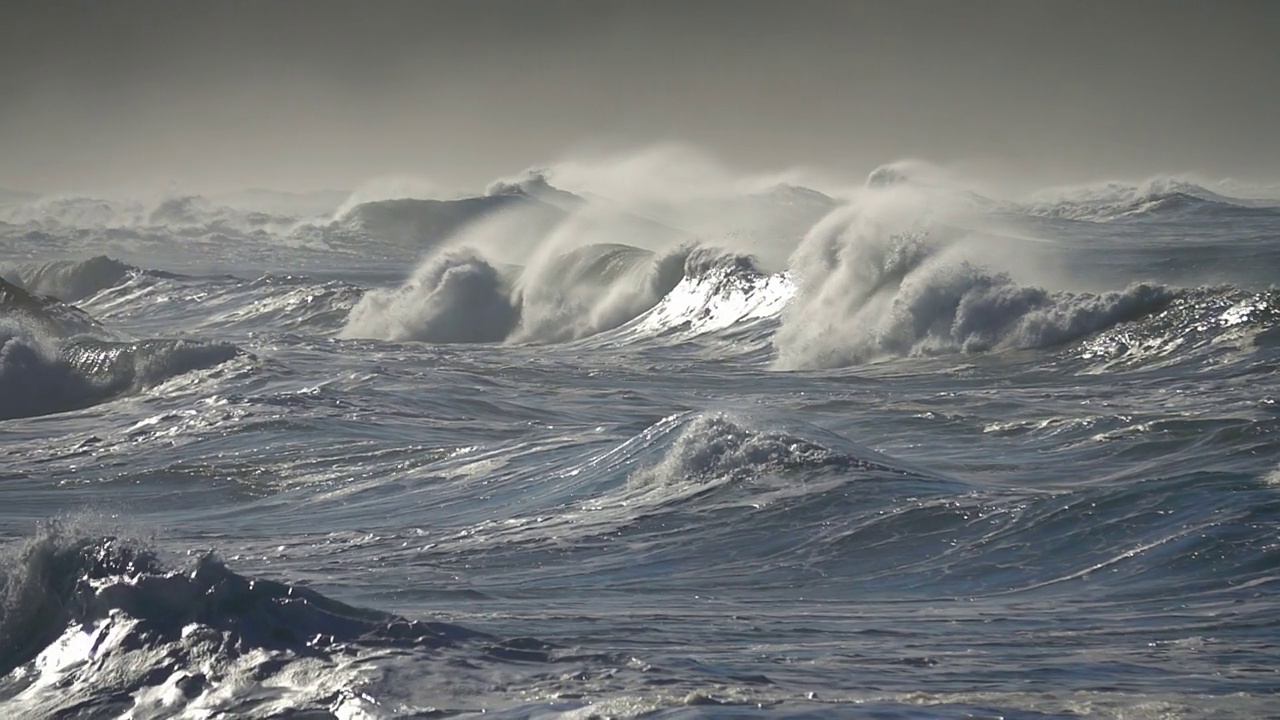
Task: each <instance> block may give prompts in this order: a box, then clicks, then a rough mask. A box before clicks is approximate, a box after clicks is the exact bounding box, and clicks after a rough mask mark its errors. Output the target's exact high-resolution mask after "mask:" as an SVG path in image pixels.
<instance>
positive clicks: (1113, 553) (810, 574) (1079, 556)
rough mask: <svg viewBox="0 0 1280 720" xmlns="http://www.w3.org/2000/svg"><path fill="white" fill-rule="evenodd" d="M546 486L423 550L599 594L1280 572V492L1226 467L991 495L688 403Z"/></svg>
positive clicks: (1231, 584) (1174, 590) (1213, 582)
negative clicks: (560, 571)
mask: <svg viewBox="0 0 1280 720" xmlns="http://www.w3.org/2000/svg"><path fill="white" fill-rule="evenodd" d="M552 478H554V483H553V484H554V487H550V488H539V489H538V491H537V492H536V493H533V494H532V496H530V497H528V498H526V500H527V502H528V504H529V505H530V507H528V508H527V509H525V510H519V509H517V510H515V511H514V512H513V513H511V514H510V515H507V516H504V517H502V518H501V519H498V520H494V521H492V522H481V523H480V524H478V525H475V526H471V527H466V528H464V529H462V530H460V531H459V532H458V533H457V535H456V536H454V537H452V538H447V537H446V538H443V539H442V538H439V537H437V538H436V540H437V542H438V546H437V545H433V546H432V550H431V558H432V561H433V562H435V563H439V564H440V565H441V566H442V567H443V568H445V569H447V568H450V567H455V566H456V567H459V568H462V567H468V566H472V565H475V564H476V563H483V565H484V566H485V567H486V568H488V569H489V570H490V571H492V572H495V573H500V574H501V575H502V576H503V578H504V582H511V583H515V584H526V583H527V584H529V585H533V586H537V585H540V584H550V585H552V586H555V585H556V584H557V583H559V582H561V581H562V578H560V577H559V576H558V575H557V574H555V573H551V574H550V575H548V574H547V573H546V572H545V569H531V568H545V566H546V565H547V564H553V565H554V566H556V567H564V568H566V569H568V568H572V571H571V572H570V575H571V576H572V580H571V581H572V582H574V583H582V582H590V583H591V584H592V585H593V587H598V588H610V589H618V588H634V589H640V588H644V589H647V590H653V589H656V588H662V589H664V590H669V591H679V590H691V591H696V589H697V588H705V587H707V584H708V583H711V584H713V585H714V586H715V587H716V588H718V589H720V590H728V589H730V588H750V589H752V590H753V591H758V592H761V593H764V592H768V591H769V590H771V589H785V590H787V591H788V592H795V589H796V588H802V589H803V591H804V595H805V596H806V597H810V596H814V597H821V596H826V595H828V594H830V595H831V596H832V597H840V598H842V599H848V598H849V597H860V598H868V599H870V598H877V597H881V596H886V597H894V598H901V597H902V596H903V595H904V594H905V595H908V596H912V597H932V598H939V597H942V598H949V597H975V596H991V595H1009V594H1048V595H1050V596H1053V595H1055V594H1059V593H1066V594H1068V595H1072V596H1074V594H1075V593H1078V592H1081V591H1082V590H1083V589H1087V591H1089V592H1093V593H1096V594H1097V596H1098V597H1099V598H1102V597H1109V598H1120V597H1130V596H1135V597H1153V596H1160V597H1163V596H1168V595H1179V594H1184V593H1185V594H1188V595H1191V594H1200V593H1210V594H1220V595H1223V596H1231V595H1232V594H1233V593H1235V592H1236V590H1235V588H1237V587H1242V586H1248V585H1249V584H1251V583H1256V582H1269V581H1271V580H1274V578H1275V573H1276V571H1277V569H1280V548H1277V547H1276V546H1275V544H1274V541H1273V539H1272V538H1270V537H1269V535H1268V533H1267V530H1266V528H1267V527H1269V525H1270V523H1273V522H1274V521H1275V520H1276V518H1278V517H1280V498H1278V497H1277V496H1276V495H1275V492H1274V489H1273V488H1271V487H1269V486H1266V485H1265V484H1263V483H1260V482H1259V481H1258V480H1257V478H1254V477H1251V476H1248V475H1241V474H1234V473H1228V472H1210V471H1190V470H1189V471H1186V472H1178V471H1175V470H1171V471H1169V472H1168V473H1165V474H1161V475H1157V476H1154V477H1149V476H1143V477H1116V478H1113V480H1112V481H1110V482H1106V483H1080V484H1076V485H1074V486H1073V487H1071V488H1069V489H1067V488H1046V489H1038V490H1037V489H1025V488H1024V489H1016V488H997V487H986V486H984V485H982V484H981V483H975V482H968V481H961V480H957V479H953V478H948V477H946V476H944V475H941V474H939V473H936V472H933V471H930V470H928V469H922V468H920V467H917V466H916V465H915V464H914V463H912V462H910V461H906V460H902V459H901V458H895V457H891V456H886V455H884V454H882V453H877V452H874V451H872V450H870V449H868V448H866V447H862V446H860V445H858V444H857V443H855V442H852V441H850V440H848V439H846V438H843V437H840V436H836V435H832V434H830V433H827V432H825V431H822V430H820V429H818V428H815V427H813V426H807V425H804V424H802V423H788V424H783V425H779V424H778V423H777V421H776V420H774V421H766V420H764V419H762V418H750V417H744V416H737V415H730V414H724V413H685V414H680V415H676V416H672V417H669V418H667V419H665V420H662V421H660V422H658V423H656V424H654V425H653V426H651V427H649V428H648V429H646V430H645V431H644V432H642V433H640V434H639V435H637V436H635V437H634V438H632V439H630V440H628V441H626V442H624V443H622V444H620V445H618V446H616V447H613V448H610V449H607V450H605V451H603V452H599V453H595V454H593V455H591V456H590V457H587V458H584V459H583V460H581V461H580V462H579V463H576V464H573V465H571V466H568V467H564V468H560V469H557V470H556V471H555V472H554V473H553V474H552ZM1028 484H1031V483H1030V482H1028ZM539 496H541V497H539ZM547 500H551V501H553V502H552V503H551V504H548V503H547V502H545V501H547ZM556 500H558V502H555V501H556ZM1269 579H1270V580H1269Z"/></svg>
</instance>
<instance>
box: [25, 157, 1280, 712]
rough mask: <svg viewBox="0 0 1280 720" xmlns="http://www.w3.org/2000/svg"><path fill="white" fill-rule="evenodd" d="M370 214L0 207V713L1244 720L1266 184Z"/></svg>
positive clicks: (583, 203)
mask: <svg viewBox="0 0 1280 720" xmlns="http://www.w3.org/2000/svg"><path fill="white" fill-rule="evenodd" d="M661 159H662V158H661V157H659V160H661ZM666 160H670V158H669V157H668V158H666ZM668 171H670V172H668ZM386 190H387V188H385V187H384V188H377V187H371V188H368V189H365V190H363V191H361V192H357V193H355V194H351V193H312V194H286V193H275V192H266V191H250V192H243V193H237V194H234V195H225V196H219V197H174V196H168V197H161V198H154V199H150V200H147V199H139V198H129V199H98V198H87V197H55V198H45V197H34V196H30V195H25V194H22V193H16V192H4V193H0V277H2V278H3V281H0V456H2V457H3V458H4V462H3V464H2V465H0V533H3V543H4V544H3V547H2V548H0V673H2V674H3V676H2V679H0V714H3V715H4V716H6V717H31V718H42V717H60V718H61V717H77V718H79V717H84V718H98V717H102V718H161V717H165V718H167V717H188V718H214V717H246V718H267V717H290V718H302V717H306V718H312V717H315V718H324V717H336V718H341V719H343V720H348V719H355V718H427V717H432V718H434V717H459V716H462V717H465V716H472V715H479V714H481V713H484V714H485V715H486V716H492V717H500V718H593V717H598V718H633V717H644V718H676V717H679V718H684V717H707V718H739V717H762V718H763V717H826V718H846V717H875V718H921V717H930V718H975V717H991V718H996V717H1000V718H1046V717H1054V718H1058V717H1106V718H1184V717H1185V718H1223V717H1263V716H1268V715H1270V714H1272V713H1274V712H1275V707H1276V703H1278V702H1280V698H1278V697H1277V688H1280V598H1278V595H1277V591H1278V590H1280V532H1278V531H1280V465H1278V461H1280V403H1278V401H1277V396H1280V378H1278V377H1277V368H1280V330H1277V328H1278V327H1280V290H1277V289H1275V287H1274V286H1273V283H1274V282H1275V278H1276V274H1277V270H1280V200H1277V199H1271V198H1274V197H1277V196H1280V192H1274V190H1275V188H1271V189H1268V188H1255V187H1246V186H1243V185H1240V184H1238V183H1237V184H1228V183H1206V182H1200V183H1196V182H1192V181H1190V180H1180V179H1171V178H1165V179H1156V180H1148V181H1145V182H1141V183H1131V184H1125V183H1105V184H1098V185H1092V186H1085V187H1076V188H1069V189H1058V190H1051V191H1043V192H1039V193H1035V194H1032V195H1024V196H1021V197H1018V198H1016V199H1008V198H996V197H993V196H992V194H989V193H981V192H977V191H975V190H974V189H973V187H970V186H966V185H965V184H964V183H960V182H957V181H955V179H954V178H950V177H947V176H946V174H945V173H942V172H941V171H938V170H937V169H936V168H930V167H928V166H924V165H921V164H918V163H903V164H898V165H894V166H888V167H885V168H881V169H880V170H877V171H876V172H875V173H873V174H872V175H871V177H870V178H869V179H868V180H867V182H866V183H865V184H863V185H860V186H858V187H853V188H849V189H845V190H841V191H835V190H828V191H827V192H819V191H818V190H814V189H811V188H809V187H806V186H804V185H803V184H801V183H794V182H793V183H790V184H787V183H778V182H772V181H768V182H766V181H761V180H751V179H747V180H743V179H737V178H730V177H728V176H727V175H726V174H724V173H718V172H709V171H708V172H691V171H689V169H688V168H675V169H674V170H673V169H672V168H671V167H669V166H663V164H662V163H661V162H657V163H656V164H655V162H653V158H648V159H647V160H645V161H644V162H636V161H634V160H632V161H626V160H618V161H616V162H613V163H612V164H600V165H596V166H591V167H588V166H584V165H570V164H565V165H561V166H556V167H553V168H551V169H548V170H545V171H538V172H529V173H526V174H524V175H522V176H519V177H517V178H514V179H510V180H506V181H502V182H498V183H495V184H494V185H493V186H491V187H490V188H489V189H488V190H487V191H485V192H483V193H479V194H476V195H475V196H462V197H445V196H435V197H427V196H424V194H422V193H418V194H416V195H415V194H411V193H405V192H387V191H386Z"/></svg>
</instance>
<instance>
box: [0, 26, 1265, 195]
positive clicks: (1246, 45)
mask: <svg viewBox="0 0 1280 720" xmlns="http://www.w3.org/2000/svg"><path fill="white" fill-rule="evenodd" d="M1276 37H1280V8H1278V7H1276V6H1271V5H1267V4H1264V3H1250V2H1237V3H1217V4H1177V5H1171V4H1168V3H1156V2H1131V3H1125V4H1123V5H1118V6H1117V5H1111V4H1106V3H1101V2H1033V3H1010V2H980V3H968V4H965V5H963V6H960V5H956V4H943V3H926V2H908V3H897V4H892V5H890V4H888V3H884V4H879V3H827V2H810V3H804V4H802V5H783V4H780V3H759V2H734V3H724V2H693V3H679V4H677V3H667V2H653V3H645V4H622V3H587V2H539V3H501V2H467V3H459V2H437V3H430V4H425V3H406V2H383V3H379V4H377V5H374V6H371V7H364V6H361V5H357V4H355V3H335V2H275V3H247V2H230V3H219V4H166V3H159V2H137V1H131V2H121V3H112V4H110V5H101V4H95V3H89V2H63V1H58V2H49V3H36V2H18V3H10V4H8V5H6V6H5V7H4V8H3V9H0V92H2V93H3V97H5V98H6V102H5V103H3V104H0V144H2V145H3V153H2V154H0V155H2V157H3V160H0V187H6V188H10V189H14V190H28V191H34V192H44V193H58V192H77V191H104V190H107V189H111V188H122V187H128V188H136V187H145V188H155V187H165V186H175V187H180V188H182V189H183V190H185V191H192V192H206V193H212V192H228V191H233V190H237V189H243V188H269V189H277V190H289V191H310V190H319V189H333V190H350V189H354V188H357V187H360V186H361V185H363V184H364V183H366V182H369V181H370V180H374V179H377V178H385V177H388V176H402V177H408V178H417V179H420V180H429V181H430V184H431V185H433V186H435V187H438V188H442V189H444V190H451V189H462V188H469V189H476V188H482V187H483V186H484V185H485V184H487V183H488V182H490V181H491V180H493V179H495V178H498V177H503V176H509V175H512V174H513V173H516V172H519V171H520V170H521V169H523V168H526V167H530V166H540V165H547V164H551V163H555V162H557V161H560V160H564V159H572V158H578V157H582V156H584V155H593V154H594V155H598V154H602V153H603V154H608V153H615V152H623V151H630V150H634V149H638V148H653V147H655V146H657V147H668V146H677V147H681V146H682V147H690V148H696V149H698V150H699V151H700V152H704V153H706V154H707V155H708V156H710V157H713V158H715V159H717V161H719V162H722V163H724V164H725V165H726V166H727V167H728V168H731V169H732V171H733V172H741V173H755V172H778V171H783V170H787V169H792V168H805V169H808V170H809V171H812V172H814V173H816V174H818V175H823V176H828V177H837V178H845V179H855V178H860V177H863V176H865V174H866V173H867V172H869V171H870V170H872V169H874V168H875V167H877V166H879V165H882V164H885V163H888V162H893V161H896V160H900V159H904V158H913V159H920V160H924V161H927V162H930V163H936V164H939V165H942V166H948V167H959V168H964V169H965V170H966V171H969V172H973V173H975V174H977V175H982V176H986V177H990V178H996V179H1002V180H1005V181H1012V180H1017V181H1018V182H1026V183H1040V184H1049V183H1069V182H1084V181H1088V180H1096V179H1103V178H1110V177H1128V178H1135V177H1145V176H1150V175H1157V174H1183V173H1192V174H1197V175H1201V176H1204V177H1214V178H1222V177H1235V178H1241V179H1252V180H1264V181H1272V182H1274V181H1275V180H1277V179H1280V178H1278V177H1277V176H1278V175H1280V173H1277V172H1276V169H1277V168H1280V140H1277V138H1276V136H1275V131H1274V128H1275V127H1276V121H1277V119H1280V94H1278V93H1275V92H1274V89H1273V83H1274V78H1275V77H1277V76H1280V52H1277V51H1276V49H1275V47H1274V42H1275V40H1274V39H1275V38H1276Z"/></svg>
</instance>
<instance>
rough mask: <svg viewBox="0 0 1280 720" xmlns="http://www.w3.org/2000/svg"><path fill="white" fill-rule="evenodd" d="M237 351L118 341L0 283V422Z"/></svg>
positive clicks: (78, 402)
mask: <svg viewBox="0 0 1280 720" xmlns="http://www.w3.org/2000/svg"><path fill="white" fill-rule="evenodd" d="M239 354H240V350H239V349H238V348H236V347H235V346H234V345H229V344H207V343H203V342H198V341H191V340H143V341H122V340H118V339H115V338H113V336H112V335H111V333H109V331H107V330H106V329H105V328H103V327H102V326H101V325H99V324H97V323H96V321H94V320H93V319H92V318H91V317H89V316H88V315H87V314H86V313H84V312H83V311H81V310H80V309H79V308H76V307H74V306H71V305H67V304H65V303H62V302H60V301H57V300H54V299H52V298H39V297H37V296H34V295H31V294H30V293H27V292H26V291H24V290H22V289H21V288H18V287H16V286H13V285H10V284H9V283H7V282H4V281H3V280H0V398H3V402H0V420H7V419H13V418H21V417H31V416H37V415H47V414H50V413H57V412H65V411H68V410H77V409H80V408H84V407H89V406H91V405H96V404H98V403H100V402H104V401H106V400H110V399H112V398H115V397H119V396H121V395H124V394H128V393H133V392H138V391H140V390H143V389H146V388H149V387H152V386H155V385H157V384H159V383H161V382H163V381H165V380H168V379H169V378H172V377H174V376H177V375H182V374H184V373H187V372H190V371H192V370H197V369H202V368H208V367H212V366H215V365H218V364H221V363H223V362H225V361H227V360H229V359H231V358H233V357H235V356H237V355H239Z"/></svg>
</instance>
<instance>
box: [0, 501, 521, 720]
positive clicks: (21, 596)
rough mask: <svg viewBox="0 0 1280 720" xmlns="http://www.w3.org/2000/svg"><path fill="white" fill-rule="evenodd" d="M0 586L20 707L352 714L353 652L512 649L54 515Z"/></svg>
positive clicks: (9, 686) (3, 629) (62, 711)
mask: <svg viewBox="0 0 1280 720" xmlns="http://www.w3.org/2000/svg"><path fill="white" fill-rule="evenodd" d="M0 594H2V596H3V602H2V603H0V647H3V648H4V651H3V654H0V672H3V673H5V674H8V675H9V677H8V678H7V679H6V682H5V683H4V685H3V687H2V688H0V693H2V694H3V700H4V705H5V706H6V707H7V708H8V709H9V711H10V712H15V713H17V714H18V715H23V716H41V717H48V716H61V715H72V714H76V715H82V714H85V713H90V712H91V713H92V714H94V715H95V716H101V715H104V714H111V715H117V714H122V713H144V714H146V715H149V716H158V715H172V714H174V713H175V712H182V711H183V710H184V709H188V710H195V709H196V708H200V710H199V711H198V712H208V711H209V710H210V709H211V708H221V711H220V712H229V713H231V714H235V715H241V714H242V713H246V712H258V713H260V712H263V709H264V707H265V708H267V711H266V713H265V714H268V715H269V714H272V712H271V711H270V709H269V708H271V707H277V708H278V709H277V712H281V711H284V709H285V708H290V709H297V708H315V709H317V710H319V709H325V708H327V709H329V710H331V711H336V712H342V706H343V705H345V704H347V703H351V704H352V705H353V707H348V708H346V711H347V712H351V711H358V710H359V708H360V704H361V703H360V701H359V694H358V693H357V692H356V690H357V689H358V687H359V686H360V685H361V684H363V682H362V681H367V679H368V676H367V675H362V674H361V673H360V672H358V671H356V669H355V668H353V667H351V666H352V665H353V661H354V660H356V658H358V657H360V656H364V655H368V654H370V653H374V652H377V651H382V653H383V654H387V655H390V654H397V653H398V654H404V653H407V652H418V653H421V654H423V655H426V654H427V653H429V652H432V651H436V652H438V651H440V650H441V649H444V648H450V647H454V646H457V645H459V644H463V643H473V644H477V645H478V647H477V649H476V650H475V652H474V656H476V657H478V658H480V657H485V655H486V653H487V654H488V655H491V656H495V657H500V656H501V653H502V652H503V651H504V650H507V651H508V652H511V653H517V652H518V650H519V646H518V645H517V646H516V647H513V648H510V649H507V647H506V646H505V645H504V644H503V643H502V642H501V641H497V640H496V639H495V638H492V637H489V636H486V635H484V634H483V633H479V632H475V631H472V630H469V629H467V628H463V627H460V626H457V625H450V624H447V623H441V622H412V621H408V620H405V619H403V618H400V617H397V616H394V615H391V614H388V613H382V612H378V611H373V610H364V609H359V608H354V607H351V606H348V605H344V604H343V603H340V602H337V601H335V600H332V599H329V598H327V597H325V596H323V595H321V594H319V593H316V592H314V591H311V590H308V589H306V588H302V587H297V586H289V585H284V584H282V583H277V582H272V581H269V580H262V579H250V578H246V577H242V576H240V575H237V574H236V573H234V572H232V571H231V570H229V569H227V567H226V566H225V565H223V564H222V563H221V562H220V561H218V560H217V559H216V558H214V557H213V556H211V555H203V556H200V557H198V558H197V559H196V560H195V561H194V563H192V565H191V566H190V567H188V568H177V569H170V568H168V567H166V566H165V565H164V564H163V563H162V562H160V561H159V560H158V559H157V556H156V554H155V553H154V552H153V551H151V550H150V549H149V548H147V547H146V546H145V545H142V544H140V543H137V542H133V541H127V540H122V539H119V538H115V537H92V536H90V537H85V536H80V535H77V534H76V533H75V532H74V531H70V530H64V529H62V528H61V527H60V526H58V525H56V524H55V525H50V526H48V527H46V528H45V529H44V531H42V532H41V533H40V534H39V535H38V536H37V537H35V538H34V539H32V540H31V541H29V542H28V543H27V544H26V545H25V546H23V547H21V548H20V549H18V550H17V551H16V552H12V553H11V557H10V558H8V559H7V561H6V562H4V563H3V565H0ZM529 656H530V657H532V656H534V654H533V653H530V655H529ZM355 664H359V663H358V662H357V663H355ZM15 669H18V670H19V671H18V672H16V673H12V674H10V673H11V672H12V671H13V670H15ZM291 676H292V678H293V680H294V682H289V678H290V677H291ZM308 679H309V680H310V681H309V682H308V681H307V680H308ZM264 681H265V684H264ZM54 687H57V688H58V691H57V692H50V690H51V688H54Z"/></svg>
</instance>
